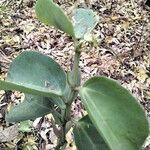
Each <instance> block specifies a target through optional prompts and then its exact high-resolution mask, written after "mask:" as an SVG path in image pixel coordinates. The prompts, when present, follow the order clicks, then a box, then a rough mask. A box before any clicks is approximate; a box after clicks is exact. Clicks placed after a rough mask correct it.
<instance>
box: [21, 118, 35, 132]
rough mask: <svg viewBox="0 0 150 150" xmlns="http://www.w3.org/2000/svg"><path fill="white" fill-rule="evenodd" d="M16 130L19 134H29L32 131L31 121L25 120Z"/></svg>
mask: <svg viewBox="0 0 150 150" xmlns="http://www.w3.org/2000/svg"><path fill="white" fill-rule="evenodd" d="M18 130H19V131H21V132H31V131H32V121H30V120H26V121H22V122H20V124H19V126H18Z"/></svg>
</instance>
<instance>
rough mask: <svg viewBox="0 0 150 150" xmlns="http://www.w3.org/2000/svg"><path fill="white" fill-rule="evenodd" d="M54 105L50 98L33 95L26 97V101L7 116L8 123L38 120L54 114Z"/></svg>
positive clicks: (11, 110) (13, 108)
mask: <svg viewBox="0 0 150 150" xmlns="http://www.w3.org/2000/svg"><path fill="white" fill-rule="evenodd" d="M52 110H53V104H52V103H51V101H50V100H49V99H48V98H45V97H38V96H33V95H27V94H26V96H25V99H24V101H23V102H22V103H21V104H19V105H17V106H14V107H12V108H11V109H10V111H9V112H8V114H7V115H6V120H7V121H8V122H20V121H25V120H30V119H36V118H38V117H42V116H44V115H47V114H48V113H50V112H52Z"/></svg>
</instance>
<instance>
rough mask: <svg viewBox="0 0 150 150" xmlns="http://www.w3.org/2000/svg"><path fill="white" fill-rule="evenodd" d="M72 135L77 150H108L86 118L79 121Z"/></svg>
mask: <svg viewBox="0 0 150 150" xmlns="http://www.w3.org/2000/svg"><path fill="white" fill-rule="evenodd" d="M73 133H74V137H75V143H76V146H77V149H78V150H109V148H108V146H107V145H106V143H105V141H104V140H103V139H102V137H101V136H100V134H99V133H98V132H97V129H96V128H95V126H94V125H93V123H92V122H91V120H90V118H89V117H88V116H85V117H83V118H82V119H81V120H79V122H78V123H77V124H76V126H75V127H74V129H73Z"/></svg>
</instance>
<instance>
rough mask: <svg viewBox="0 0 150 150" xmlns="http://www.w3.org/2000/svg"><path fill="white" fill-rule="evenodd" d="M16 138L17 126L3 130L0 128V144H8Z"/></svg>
mask: <svg viewBox="0 0 150 150" xmlns="http://www.w3.org/2000/svg"><path fill="white" fill-rule="evenodd" d="M17 136H18V125H12V126H10V127H8V128H5V129H4V130H3V129H1V128H0V142H10V141H12V140H14V139H16V138H17Z"/></svg>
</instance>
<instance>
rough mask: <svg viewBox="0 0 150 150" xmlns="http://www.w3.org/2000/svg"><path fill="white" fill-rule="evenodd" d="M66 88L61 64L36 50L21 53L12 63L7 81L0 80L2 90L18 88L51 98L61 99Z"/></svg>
mask: <svg viewBox="0 0 150 150" xmlns="http://www.w3.org/2000/svg"><path fill="white" fill-rule="evenodd" d="M66 88H68V86H67V79H66V74H65V72H64V71H63V69H62V68H61V67H60V66H59V64H58V63H56V62H55V61H54V60H53V59H51V58H50V57H48V56H45V55H43V54H41V53H38V52H34V51H25V52H23V53H21V54H20V55H19V56H18V57H17V58H16V59H15V60H14V61H13V63H12V64H11V66H10V68H9V72H8V75H7V78H6V81H0V90H18V91H21V92H24V93H28V94H32V95H38V96H43V97H50V98H51V99H56V98H57V99H60V98H59V97H60V96H64V95H65V94H66ZM64 97H65V96H64Z"/></svg>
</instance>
